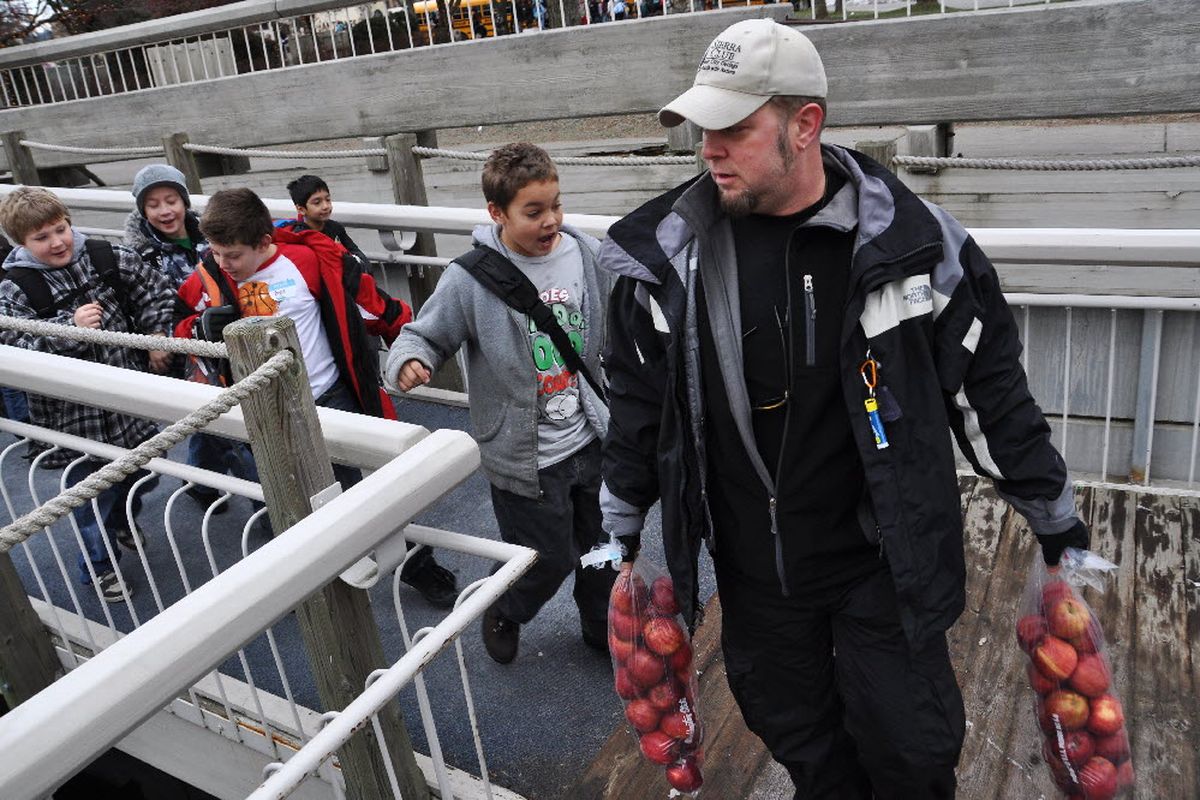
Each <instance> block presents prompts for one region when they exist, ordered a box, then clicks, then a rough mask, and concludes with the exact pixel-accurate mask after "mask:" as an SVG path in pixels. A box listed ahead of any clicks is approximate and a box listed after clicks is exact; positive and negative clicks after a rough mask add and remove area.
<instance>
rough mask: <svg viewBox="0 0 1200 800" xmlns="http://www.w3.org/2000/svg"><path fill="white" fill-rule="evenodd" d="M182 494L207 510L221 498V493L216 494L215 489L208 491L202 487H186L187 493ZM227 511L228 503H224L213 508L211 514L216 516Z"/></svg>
mask: <svg viewBox="0 0 1200 800" xmlns="http://www.w3.org/2000/svg"><path fill="white" fill-rule="evenodd" d="M184 494H186V495H187V496H188V497H190V498H192V499H193V500H195V501H196V502H197V503H199V504H200V505H202V506H204V507H205V508H208V507H209V506H211V505H212V504H213V503H215V502H217V499H218V498H219V497H220V496H221V493H220V492H218V491H217V490H216V489H209V488H207V487H204V486H190V487H188V489H187V491H185V492H184ZM228 510H229V501H226V502H224V503H221V505H219V506H217V507H216V508H214V509H213V512H212V513H213V515H214V516H215V515H217V514H224V513H225V512H226V511H228Z"/></svg>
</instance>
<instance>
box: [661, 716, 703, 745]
mask: <svg viewBox="0 0 1200 800" xmlns="http://www.w3.org/2000/svg"><path fill="white" fill-rule="evenodd" d="M658 729H659V730H660V731H662V732H663V733H665V734H667V735H668V736H670V737H672V738H675V739H679V740H680V741H681V742H690V741H692V739H693V737H694V736H695V734H696V717H695V716H694V715H693V714H692V713H691V712H690V711H672V712H671V713H670V714H666V715H664V716H663V718H662V722H660V723H659V724H658Z"/></svg>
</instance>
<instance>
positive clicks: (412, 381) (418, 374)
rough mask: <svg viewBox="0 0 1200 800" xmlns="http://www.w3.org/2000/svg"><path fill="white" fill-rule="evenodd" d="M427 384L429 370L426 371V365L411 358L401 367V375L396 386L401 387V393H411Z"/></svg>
mask: <svg viewBox="0 0 1200 800" xmlns="http://www.w3.org/2000/svg"><path fill="white" fill-rule="evenodd" d="M426 383H429V370H427V369H425V365H424V364H422V363H421V362H420V361H417V360H416V359H415V358H410V359H409V360H408V361H405V362H404V366H402V367H400V375H399V376H397V378H396V385H397V386H399V387H400V391H402V392H407V391H411V390H412V389H415V388H416V387H418V386H421V385H423V384H426Z"/></svg>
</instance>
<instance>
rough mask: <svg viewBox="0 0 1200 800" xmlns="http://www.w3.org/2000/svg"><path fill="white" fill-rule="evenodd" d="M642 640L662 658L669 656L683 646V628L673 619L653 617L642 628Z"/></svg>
mask: <svg viewBox="0 0 1200 800" xmlns="http://www.w3.org/2000/svg"><path fill="white" fill-rule="evenodd" d="M642 638H643V639H645V640H646V647H649V648H650V649H651V650H653V651H654V652H656V653H658V654H659V655H660V656H669V655H671V654H672V653H674V652H675V651H676V650H678V649H679V646H680V645H681V644H683V640H684V635H683V628H680V627H679V623H678V622H676V621H675V620H674V619H673V618H671V617H651V618H650V620H649V621H648V622H647V623H646V625H645V627H643V628H642Z"/></svg>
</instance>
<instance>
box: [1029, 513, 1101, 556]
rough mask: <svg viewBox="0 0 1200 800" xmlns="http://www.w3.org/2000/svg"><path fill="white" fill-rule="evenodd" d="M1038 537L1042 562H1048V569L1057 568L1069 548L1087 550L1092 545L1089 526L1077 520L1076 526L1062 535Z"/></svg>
mask: <svg viewBox="0 0 1200 800" xmlns="http://www.w3.org/2000/svg"><path fill="white" fill-rule="evenodd" d="M1036 536H1037V540H1038V544H1040V545H1041V546H1042V560H1043V561H1045V562H1046V566H1047V567H1057V566H1058V562H1059V560H1060V559H1061V558H1062V554H1063V550H1066V549H1067V548H1068V547H1075V548H1077V549H1079V550H1087V549H1088V546H1089V545H1091V543H1092V537H1091V535H1090V534H1089V533H1088V529H1087V526H1086V525H1084V524H1083V520H1081V519H1077V520H1075V525H1074V526H1072V527H1070V528H1068V529H1067V530H1065V531H1063V532H1062V533H1047V534H1044V535H1043V534H1036Z"/></svg>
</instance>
